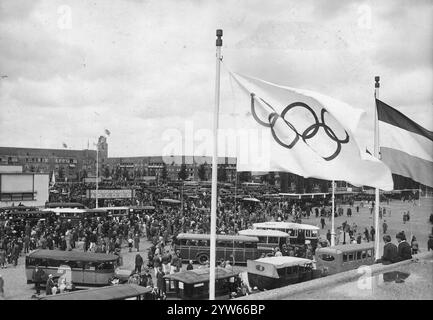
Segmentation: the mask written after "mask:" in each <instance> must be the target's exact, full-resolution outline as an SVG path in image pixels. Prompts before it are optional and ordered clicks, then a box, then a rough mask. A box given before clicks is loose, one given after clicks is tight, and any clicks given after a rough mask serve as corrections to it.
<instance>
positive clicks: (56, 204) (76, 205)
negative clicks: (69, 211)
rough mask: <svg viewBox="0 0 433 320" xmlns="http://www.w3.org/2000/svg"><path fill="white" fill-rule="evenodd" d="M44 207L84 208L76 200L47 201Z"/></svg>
mask: <svg viewBox="0 0 433 320" xmlns="http://www.w3.org/2000/svg"><path fill="white" fill-rule="evenodd" d="M45 208H81V209H85V208H86V206H85V205H84V204H82V203H78V202H48V203H47V204H45Z"/></svg>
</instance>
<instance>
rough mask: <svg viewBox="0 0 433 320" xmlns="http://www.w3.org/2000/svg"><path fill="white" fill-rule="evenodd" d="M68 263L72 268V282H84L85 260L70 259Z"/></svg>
mask: <svg viewBox="0 0 433 320" xmlns="http://www.w3.org/2000/svg"><path fill="white" fill-rule="evenodd" d="M67 265H68V266H69V267H70V268H71V279H72V283H83V281H84V262H82V261H70V262H69V263H67Z"/></svg>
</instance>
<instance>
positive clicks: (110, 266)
mask: <svg viewBox="0 0 433 320" xmlns="http://www.w3.org/2000/svg"><path fill="white" fill-rule="evenodd" d="M113 269H114V265H113V263H112V262H103V263H99V264H98V265H97V266H96V270H113Z"/></svg>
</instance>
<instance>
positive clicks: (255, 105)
mask: <svg viewBox="0 0 433 320" xmlns="http://www.w3.org/2000/svg"><path fill="white" fill-rule="evenodd" d="M231 76H232V77H233V79H234V80H235V81H236V83H237V84H238V85H239V88H240V90H239V92H240V93H239V94H237V95H236V97H235V99H237V98H239V99H238V100H236V101H235V104H236V105H239V106H240V107H241V108H243V110H244V112H241V115H240V116H239V118H240V119H239V118H238V119H237V120H236V122H237V123H239V124H241V125H242V128H249V129H252V130H255V131H259V130H260V133H259V134H260V136H259V137H260V140H261V141H258V140H257V139H255V140H254V141H253V144H254V145H259V146H260V145H261V146H265V147H264V148H263V149H265V151H266V152H263V151H261V153H257V152H255V151H254V152H252V150H251V148H249V150H247V152H243V151H242V148H244V149H243V150H244V151H245V146H244V144H242V145H241V148H239V149H238V151H237V159H238V170H239V171H286V172H292V173H295V174H298V175H301V176H303V177H306V178H308V177H314V178H319V179H325V180H343V181H348V182H349V183H351V184H353V185H357V186H362V185H365V186H371V187H377V188H380V189H383V190H386V191H390V190H392V189H393V187H394V184H393V180H392V175H391V171H390V170H389V168H388V167H387V166H386V165H385V164H384V163H383V162H381V161H380V160H378V159H376V158H375V157H373V156H371V155H369V154H367V153H366V152H365V149H364V150H361V148H360V147H359V145H358V144H357V142H356V139H355V136H354V134H353V132H355V130H356V128H357V126H358V123H359V120H360V118H361V116H362V114H363V113H364V111H362V110H359V109H356V108H353V107H352V106H350V105H348V104H346V103H344V102H341V101H338V100H336V99H334V98H331V97H328V96H325V95H323V94H320V93H317V92H313V91H309V90H301V89H295V88H290V87H286V86H281V85H276V84H273V83H270V82H267V81H264V80H260V79H256V78H251V77H245V76H241V75H239V74H234V73H231ZM263 141H265V143H264V142H263ZM248 143H249V142H248ZM257 159H259V161H257Z"/></svg>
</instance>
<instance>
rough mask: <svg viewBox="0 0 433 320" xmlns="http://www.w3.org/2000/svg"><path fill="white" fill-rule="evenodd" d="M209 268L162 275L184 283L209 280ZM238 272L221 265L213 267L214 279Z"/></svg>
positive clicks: (225, 277) (235, 274)
mask: <svg viewBox="0 0 433 320" xmlns="http://www.w3.org/2000/svg"><path fill="white" fill-rule="evenodd" d="M209 272H210V271H209V268H199V269H193V270H188V271H181V272H176V273H173V274H168V275H166V276H164V278H165V279H170V280H177V281H180V282H183V283H186V284H195V283H201V282H209ZM238 274H239V272H236V271H233V270H228V269H225V268H221V267H216V268H215V279H217V280H219V279H227V278H231V277H234V276H237V275H238Z"/></svg>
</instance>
